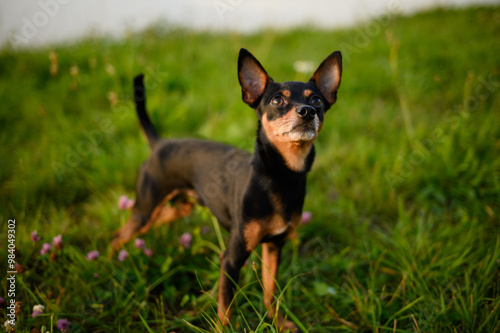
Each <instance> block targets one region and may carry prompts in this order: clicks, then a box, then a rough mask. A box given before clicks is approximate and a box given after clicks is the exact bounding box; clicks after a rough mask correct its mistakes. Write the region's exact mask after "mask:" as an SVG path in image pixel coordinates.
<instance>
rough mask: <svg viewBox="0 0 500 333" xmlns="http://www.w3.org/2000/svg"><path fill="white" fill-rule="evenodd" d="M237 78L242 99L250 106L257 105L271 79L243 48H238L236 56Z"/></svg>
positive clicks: (254, 106)
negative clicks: (238, 52) (238, 51)
mask: <svg viewBox="0 0 500 333" xmlns="http://www.w3.org/2000/svg"><path fill="white" fill-rule="evenodd" d="M238 79H239V81H240V86H241V93H242V97H243V101H244V102H245V103H247V104H248V105H250V106H251V107H252V108H256V107H257V105H259V102H260V99H261V97H262V94H263V93H264V90H265V89H266V85H267V84H268V83H269V82H272V81H273V79H271V77H269V75H267V73H266V71H265V69H264V67H262V65H261V64H260V62H259V61H258V60H257V59H255V57H254V56H253V55H252V54H251V53H250V52H248V51H247V50H245V49H241V50H240V55H239V57H238Z"/></svg>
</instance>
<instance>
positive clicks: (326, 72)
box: [238, 49, 342, 143]
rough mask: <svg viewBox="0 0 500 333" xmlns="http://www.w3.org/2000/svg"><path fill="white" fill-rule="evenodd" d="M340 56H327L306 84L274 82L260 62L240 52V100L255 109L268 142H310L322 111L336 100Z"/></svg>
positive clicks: (337, 52)
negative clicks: (241, 96)
mask: <svg viewBox="0 0 500 333" xmlns="http://www.w3.org/2000/svg"><path fill="white" fill-rule="evenodd" d="M341 75H342V56H341V54H340V52H339V51H336V52H333V53H332V54H330V55H329V56H328V57H327V58H326V59H325V60H324V61H323V62H322V63H321V65H320V66H319V67H318V69H317V70H316V72H315V73H314V74H313V76H312V77H311V79H310V80H309V81H308V82H296V81H288V82H284V83H278V82H275V81H274V80H273V79H272V78H271V77H270V76H269V75H268V74H267V72H266V71H265V69H264V68H263V67H262V65H261V64H260V63H259V61H258V60H257V59H256V58H255V57H254V56H253V55H252V54H251V53H250V52H248V51H247V50H245V49H241V50H240V55H239V59H238V77H239V81H240V85H241V90H242V94H243V101H244V102H245V103H246V104H248V105H250V106H251V107H252V108H254V109H255V112H256V113H257V116H258V117H259V120H260V121H261V124H262V126H263V128H264V130H265V132H266V135H267V136H268V138H269V139H270V141H271V142H275V141H279V142H297V143H307V142H312V141H314V139H315V138H316V137H317V136H318V134H319V132H320V131H321V128H322V125H323V121H324V114H325V112H326V111H327V110H328V109H329V108H330V107H331V106H332V105H333V104H334V103H335V101H336V100H337V90H338V88H339V85H340V77H341Z"/></svg>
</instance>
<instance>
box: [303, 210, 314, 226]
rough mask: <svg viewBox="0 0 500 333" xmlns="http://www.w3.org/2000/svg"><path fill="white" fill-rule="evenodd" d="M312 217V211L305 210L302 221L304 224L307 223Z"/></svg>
mask: <svg viewBox="0 0 500 333" xmlns="http://www.w3.org/2000/svg"><path fill="white" fill-rule="evenodd" d="M311 218H312V213H311V212H303V213H302V221H301V223H302V224H307V223H309V222H311Z"/></svg>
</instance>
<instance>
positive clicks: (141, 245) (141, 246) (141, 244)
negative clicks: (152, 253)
mask: <svg viewBox="0 0 500 333" xmlns="http://www.w3.org/2000/svg"><path fill="white" fill-rule="evenodd" d="M135 247H136V248H138V249H145V248H146V242H145V241H144V240H142V239H140V238H136V239H135Z"/></svg>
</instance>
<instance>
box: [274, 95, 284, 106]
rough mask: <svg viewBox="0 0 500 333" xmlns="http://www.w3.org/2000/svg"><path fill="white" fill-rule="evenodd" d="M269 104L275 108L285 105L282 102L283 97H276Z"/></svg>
mask: <svg viewBox="0 0 500 333" xmlns="http://www.w3.org/2000/svg"><path fill="white" fill-rule="evenodd" d="M271 103H272V104H273V105H276V106H281V105H283V103H285V101H284V100H283V97H281V96H277V97H274V98H273V99H272V100H271Z"/></svg>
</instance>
